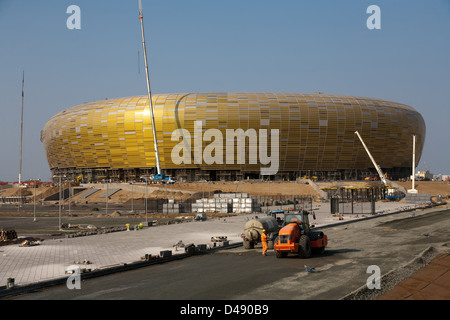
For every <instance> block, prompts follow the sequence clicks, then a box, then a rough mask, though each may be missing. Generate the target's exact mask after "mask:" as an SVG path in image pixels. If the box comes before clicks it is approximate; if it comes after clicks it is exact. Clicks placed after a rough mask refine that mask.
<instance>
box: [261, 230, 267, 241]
mask: <svg viewBox="0 0 450 320" xmlns="http://www.w3.org/2000/svg"><path fill="white" fill-rule="evenodd" d="M261 241H262V242H266V241H267V235H266V234H265V233H264V232H263V233H262V234H261Z"/></svg>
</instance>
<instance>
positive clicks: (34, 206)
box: [33, 179, 36, 222]
mask: <svg viewBox="0 0 450 320" xmlns="http://www.w3.org/2000/svg"><path fill="white" fill-rule="evenodd" d="M33 181H34V201H33V221H34V222H36V179H34V180H33Z"/></svg>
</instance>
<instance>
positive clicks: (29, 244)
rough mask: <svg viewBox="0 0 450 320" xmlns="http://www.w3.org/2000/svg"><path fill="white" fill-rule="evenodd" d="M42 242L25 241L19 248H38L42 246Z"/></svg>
mask: <svg viewBox="0 0 450 320" xmlns="http://www.w3.org/2000/svg"><path fill="white" fill-rule="evenodd" d="M40 244H41V242H40V241H29V240H25V241H23V242H22V243H21V244H19V247H33V246H38V245H40Z"/></svg>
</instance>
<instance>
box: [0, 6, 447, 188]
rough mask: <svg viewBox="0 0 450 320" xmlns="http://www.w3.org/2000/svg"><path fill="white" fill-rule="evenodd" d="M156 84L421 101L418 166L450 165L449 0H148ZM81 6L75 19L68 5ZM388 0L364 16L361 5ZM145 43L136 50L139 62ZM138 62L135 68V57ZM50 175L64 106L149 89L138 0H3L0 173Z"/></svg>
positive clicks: (10, 177)
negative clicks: (47, 145) (71, 24)
mask: <svg viewBox="0 0 450 320" xmlns="http://www.w3.org/2000/svg"><path fill="white" fill-rule="evenodd" d="M142 2H143V9H144V23H145V33H146V41H147V50H148V54H149V58H148V62H149V69H150V80H151V87H152V92H153V93H154V94H158V93H177V92H216V91H221V92H224V91H241V92H249V91H255V92H295V93H312V92H317V91H321V92H324V93H330V94H348V95H356V96H365V97H372V98H381V99H387V100H393V101H396V102H400V103H404V104H407V105H410V106H412V107H414V108H415V109H416V110H417V111H419V112H420V113H421V114H422V116H423V118H424V120H425V123H426V126H427V133H426V141H425V148H424V153H423V155H422V158H421V161H420V164H419V167H418V169H419V170H424V169H427V170H430V171H431V172H433V173H435V174H438V173H442V174H450V161H449V160H450V150H449V145H450V142H449V137H450V0H430V1H417V0H386V1H376V0H373V1H364V0H341V1H336V0H318V1H306V0H295V1H294V0H280V1H273V0H272V1H266V0H240V1H235V0H189V1H187V0H142ZM70 5H77V6H79V7H80V9H81V29H80V30H69V29H68V28H67V26H66V20H67V19H68V18H69V16H70V14H67V13H66V10H67V7H68V6H70ZM370 5H378V6H379V7H380V9H381V29H380V30H369V29H368V28H367V26H366V20H367V19H368V18H369V16H370V14H367V13H366V9H367V8H368V6H370ZM138 51H139V52H140V58H141V59H140V62H138ZM139 66H140V73H139V72H138V71H139V68H138V67H139ZM23 71H25V105H24V109H25V116H24V138H23V167H22V175H23V179H30V178H41V179H43V180H50V176H51V174H50V170H49V168H48V164H47V160H46V158H45V153H44V149H43V146H42V144H41V142H40V140H39V135H40V131H41V130H42V129H43V127H44V125H45V123H46V122H47V121H48V120H49V119H50V118H51V117H52V116H53V115H55V114H56V113H58V112H59V111H61V110H64V109H66V108H69V107H72V106H75V105H78V104H82V103H84V102H91V101H96V100H101V99H104V98H116V97H126V96H132V95H141V94H143V95H145V94H146V83H145V73H144V69H143V60H142V43H141V38H140V26H139V20H138V1H137V0H136V1H130V0H119V1H99V0H97V1H92V0H91V1H87V0H70V1H65V0H53V1H21V0H14V1H13V0H0V112H1V114H0V115H1V116H0V146H1V149H0V150H1V151H0V152H1V157H0V181H2V180H3V181H17V180H18V172H19V143H20V108H21V90H22V89H21V84H22V72H23Z"/></svg>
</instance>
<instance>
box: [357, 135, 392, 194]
mask: <svg viewBox="0 0 450 320" xmlns="http://www.w3.org/2000/svg"><path fill="white" fill-rule="evenodd" d="M355 133H356V135H357V136H358V138H359V140H361V143H362V145H363V146H364V149H366V152H367V154H368V155H369V158H370V160H372V163H373V165H374V166H375V169H376V170H377V172H378V175H379V176H380V179H381V181H383V184H384V185H385V186H387V185H388V183H387V180H386V178H385V177H384V174H383V171H381V168H380V167H379V166H378V164H377V163H376V162H375V159H374V158H373V157H372V155H371V154H370V151H369V149H368V148H367V146H366V144H365V143H364V141H363V139H362V138H361V136H360V134H359V132H358V131H355Z"/></svg>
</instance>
